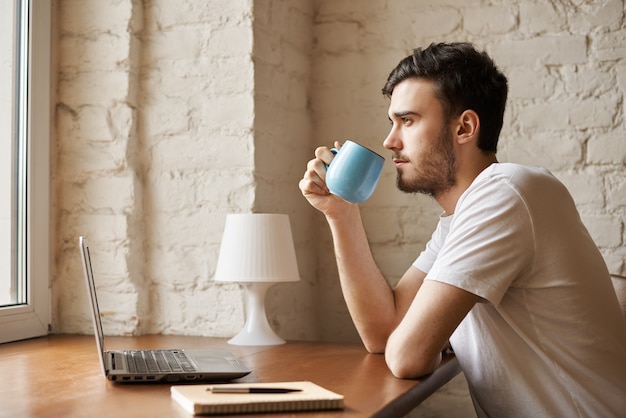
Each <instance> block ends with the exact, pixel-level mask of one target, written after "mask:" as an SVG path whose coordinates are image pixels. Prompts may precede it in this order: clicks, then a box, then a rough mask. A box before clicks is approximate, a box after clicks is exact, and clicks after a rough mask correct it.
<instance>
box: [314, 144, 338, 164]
mask: <svg viewBox="0 0 626 418" xmlns="http://www.w3.org/2000/svg"><path fill="white" fill-rule="evenodd" d="M315 157H316V158H318V159H320V160H322V161H323V162H324V164H326V165H328V164H330V162H331V161H332V159H333V158H334V157H335V154H333V152H332V151H331V150H330V148H328V147H319V148H316V149H315Z"/></svg>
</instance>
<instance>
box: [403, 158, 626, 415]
mask: <svg viewBox="0 0 626 418" xmlns="http://www.w3.org/2000/svg"><path fill="white" fill-rule="evenodd" d="M414 266H415V267H417V268H418V269H420V270H422V271H424V272H426V273H427V276H426V279H427V280H437V281H440V282H444V283H448V284H451V285H454V286H456V287H459V288H462V289H465V290H467V291H469V292H472V293H474V294H476V295H478V296H480V297H482V298H483V301H484V302H483V303H479V304H477V305H475V306H474V308H472V310H471V311H470V312H469V314H468V315H467V316H466V317H465V319H463V321H462V322H461V324H460V325H459V327H458V328H457V329H456V331H455V332H454V334H453V335H452V337H451V343H452V347H453V348H454V351H455V353H456V355H457V357H458V359H459V363H460V364H461V368H462V370H463V372H464V374H465V375H466V377H467V381H468V385H469V388H470V392H471V394H472V398H473V401H474V406H475V408H476V411H477V414H478V415H479V416H481V417H482V416H491V417H624V416H626V322H625V321H624V318H623V316H622V314H621V311H620V308H619V305H618V302H617V298H616V296H615V292H614V290H613V288H612V284H611V280H610V278H609V273H608V271H607V268H606V265H605V263H604V260H603V258H602V256H601V254H600V252H599V250H598V249H597V247H596V245H595V244H594V242H593V240H592V239H591V237H590V236H589V234H588V232H587V230H586V228H585V227H584V225H583V224H582V222H581V220H580V216H579V214H578V212H577V210H576V207H575V205H574V202H573V200H572V198H571V196H570V194H569V193H568V191H567V190H566V188H565V187H564V186H563V185H562V184H561V183H560V182H559V181H558V180H557V179H556V178H554V177H553V176H552V175H551V174H550V173H549V172H548V171H547V170H545V169H543V168H539V167H527V166H522V165H517V164H509V163H499V164H493V165H491V166H490V167H488V168H487V169H486V170H484V171H483V172H482V173H481V174H480V175H479V176H478V177H477V178H476V179H475V180H474V182H473V183H472V184H471V186H470V187H469V188H468V189H467V190H466V191H465V193H463V195H462V196H461V197H460V199H459V201H458V202H457V205H456V208H455V212H454V214H453V215H450V216H442V217H441V219H440V221H439V225H438V226H437V229H436V230H435V232H434V233H433V236H432V238H431V240H430V241H429V243H428V244H427V246H426V249H425V250H424V252H422V254H421V255H420V256H419V257H418V258H417V260H416V261H415V263H414Z"/></svg>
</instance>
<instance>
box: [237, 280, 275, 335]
mask: <svg viewBox="0 0 626 418" xmlns="http://www.w3.org/2000/svg"><path fill="white" fill-rule="evenodd" d="M243 284H244V285H245V287H246V324H245V325H244V327H243V329H242V330H241V331H239V333H238V334H237V335H235V336H234V337H233V338H231V339H230V340H228V343H229V344H232V345H278V344H285V340H283V339H282V338H280V337H279V336H278V335H276V333H275V332H274V330H272V327H270V324H269V322H267V316H266V315H265V294H266V293H267V290H268V289H269V288H270V287H272V286H273V285H274V283H267V282H258V283H257V282H250V283H243Z"/></svg>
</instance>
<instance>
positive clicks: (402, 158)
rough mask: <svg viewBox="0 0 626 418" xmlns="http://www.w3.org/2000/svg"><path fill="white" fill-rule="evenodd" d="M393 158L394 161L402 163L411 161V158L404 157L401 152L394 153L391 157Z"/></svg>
mask: <svg viewBox="0 0 626 418" xmlns="http://www.w3.org/2000/svg"><path fill="white" fill-rule="evenodd" d="M391 158H392V159H393V160H402V161H410V160H411V159H410V158H409V157H407V156H406V155H402V154H400V153H399V152H394V153H393V154H392V155H391Z"/></svg>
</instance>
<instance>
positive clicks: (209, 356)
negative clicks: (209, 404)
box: [79, 236, 251, 383]
mask: <svg viewBox="0 0 626 418" xmlns="http://www.w3.org/2000/svg"><path fill="white" fill-rule="evenodd" d="M79 244H80V253H81V258H82V261H83V272H84V275H85V282H86V284H87V290H88V292H89V302H90V304H91V314H92V319H93V326H94V335H95V337H96V347H97V349H98V357H99V358H100V368H101V370H102V373H103V374H104V376H105V377H106V378H107V379H108V380H110V381H113V382H118V383H131V382H133V383H139V382H174V383H175V382H189V381H212V382H217V381H220V382H225V381H230V380H232V379H236V378H239V377H242V376H245V375H247V374H249V373H250V372H251V370H249V369H248V368H247V367H246V366H244V365H243V364H242V363H241V362H240V361H239V359H238V358H237V357H236V356H235V355H233V354H232V353H231V352H230V351H228V350H224V349H221V348H205V349H183V348H179V349H166V350H163V349H155V350H145V349H144V350H136V349H128V350H110V351H108V350H105V344H104V332H103V330H102V321H101V320H100V309H99V307H98V298H97V295H96V285H95V281H94V277H93V269H92V266H91V255H90V253H89V243H88V241H87V238H85V237H82V236H81V237H80V238H79Z"/></svg>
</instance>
